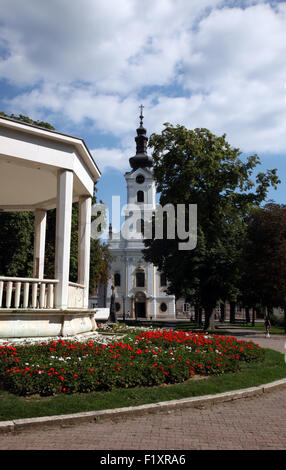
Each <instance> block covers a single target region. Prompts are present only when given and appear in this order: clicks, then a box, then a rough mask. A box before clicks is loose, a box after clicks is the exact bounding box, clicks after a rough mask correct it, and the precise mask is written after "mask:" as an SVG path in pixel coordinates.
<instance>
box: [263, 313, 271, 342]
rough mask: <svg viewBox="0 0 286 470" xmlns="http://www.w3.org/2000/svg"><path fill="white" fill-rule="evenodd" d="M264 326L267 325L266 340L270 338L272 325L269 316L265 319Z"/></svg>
mask: <svg viewBox="0 0 286 470" xmlns="http://www.w3.org/2000/svg"><path fill="white" fill-rule="evenodd" d="M264 325H265V338H270V327H271V323H270V319H269V317H268V316H266V317H265V321H264Z"/></svg>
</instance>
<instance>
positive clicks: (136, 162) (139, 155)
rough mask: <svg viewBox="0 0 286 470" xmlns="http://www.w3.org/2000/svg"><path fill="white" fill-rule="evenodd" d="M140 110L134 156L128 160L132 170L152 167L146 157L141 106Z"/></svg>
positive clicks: (151, 163)
mask: <svg viewBox="0 0 286 470" xmlns="http://www.w3.org/2000/svg"><path fill="white" fill-rule="evenodd" d="M139 108H140V116H139V118H140V126H139V127H138V128H137V136H136V137H135V142H136V155H135V156H134V157H132V158H130V159H129V163H130V166H131V168H132V169H133V170H137V168H145V167H151V166H152V165H153V161H152V158H151V157H149V156H148V155H147V142H148V137H147V136H146V133H147V131H146V129H145V127H143V118H144V116H143V108H144V106H143V105H142V104H141V105H140V106H139Z"/></svg>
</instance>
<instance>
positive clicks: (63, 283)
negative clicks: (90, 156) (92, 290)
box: [55, 170, 73, 309]
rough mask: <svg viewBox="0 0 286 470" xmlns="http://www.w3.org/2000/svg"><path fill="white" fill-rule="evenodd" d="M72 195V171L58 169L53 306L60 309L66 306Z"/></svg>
mask: <svg viewBox="0 0 286 470" xmlns="http://www.w3.org/2000/svg"><path fill="white" fill-rule="evenodd" d="M72 196H73V173H72V172H71V171H68V170H64V171H59V173H58V193H57V222H56V259H55V276H56V279H58V280H59V283H58V284H57V288H56V296H55V307H56V308H60V309H66V308H67V307H68V288H69V271H70V239H71V217H72Z"/></svg>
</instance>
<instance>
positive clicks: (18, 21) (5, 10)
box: [0, 0, 286, 169]
mask: <svg viewBox="0 0 286 470" xmlns="http://www.w3.org/2000/svg"><path fill="white" fill-rule="evenodd" d="M271 3H272V4H273V2H271ZM274 3H275V2H274ZM71 5H72V6H71ZM0 9H1V22H0V78H5V79H6V80H8V81H9V82H10V83H14V84H17V86H18V87H19V88H18V92H17V93H15V96H14V97H13V98H9V99H7V100H6V102H5V104H6V109H5V110H6V111H7V112H14V113H19V112H22V113H26V114H28V115H30V116H32V117H33V118H34V119H39V118H41V119H45V118H47V116H48V117H49V119H50V121H51V122H57V123H58V122H60V120H61V119H62V120H64V121H65V122H67V121H68V122H71V123H72V124H74V125H80V124H82V123H83V122H84V121H85V119H86V118H87V119H89V120H90V121H91V122H92V123H93V126H94V129H95V130H97V131H99V132H101V133H105V134H108V133H110V135H113V136H116V137H117V138H118V139H119V140H120V150H117V149H115V148H113V147H112V148H108V147H107V146H104V147H103V148H99V147H98V146H97V145H95V147H96V148H97V151H96V155H97V159H99V164H100V165H101V168H104V169H107V168H108V167H116V168H120V169H123V168H125V167H126V163H124V164H123V162H128V158H129V157H130V156H132V152H133V153H134V145H133V144H134V140H133V139H134V133H135V128H136V127H137V124H138V106H139V104H140V102H141V101H142V96H143V97H144V98H143V104H144V106H145V110H144V111H145V112H144V114H145V120H144V122H145V124H146V127H147V130H148V132H149V133H150V132H160V131H161V129H162V125H163V123H164V122H166V121H168V122H171V123H173V124H183V125H186V126H187V127H190V128H194V127H207V128H209V129H210V130H211V131H213V132H215V133H218V134H222V133H227V135H228V137H229V141H230V143H231V144H233V145H236V146H239V147H240V148H242V150H244V151H257V152H265V151H267V152H271V151H274V152H281V151H283V150H284V148H285V135H286V103H285V95H286V89H285V82H286V65H285V44H286V2H276V3H275V7H271V6H270V2H269V1H266V0H261V1H256V0H244V1H241V2H235V1H231V0H229V1H222V0H192V1H191V2H190V1H189V0H156V1H154V0H145V1H140V2H138V1H136V0H120V1H118V0H108V2H106V1H103V0H81V1H80V2H73V3H71V2H70V1H69V0H61V2H58V1H57V0H49V2H39V0H29V1H28V2H23V1H22V0H0ZM15 11H16V12H17V14H15ZM1 51H3V55H2V57H3V58H2V59H1ZM23 85H24V86H27V85H29V87H28V91H27V90H24V91H23V90H22V86H23ZM127 157H128V158H127Z"/></svg>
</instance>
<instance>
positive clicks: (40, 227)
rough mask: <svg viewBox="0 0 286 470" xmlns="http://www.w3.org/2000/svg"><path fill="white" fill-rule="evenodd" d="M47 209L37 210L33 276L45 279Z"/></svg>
mask: <svg viewBox="0 0 286 470" xmlns="http://www.w3.org/2000/svg"><path fill="white" fill-rule="evenodd" d="M46 225H47V211H45V210H41V209H36V210H35V229H34V230H35V235H34V267H33V277H36V278H40V279H43V277H44V262H45V243H46Z"/></svg>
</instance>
